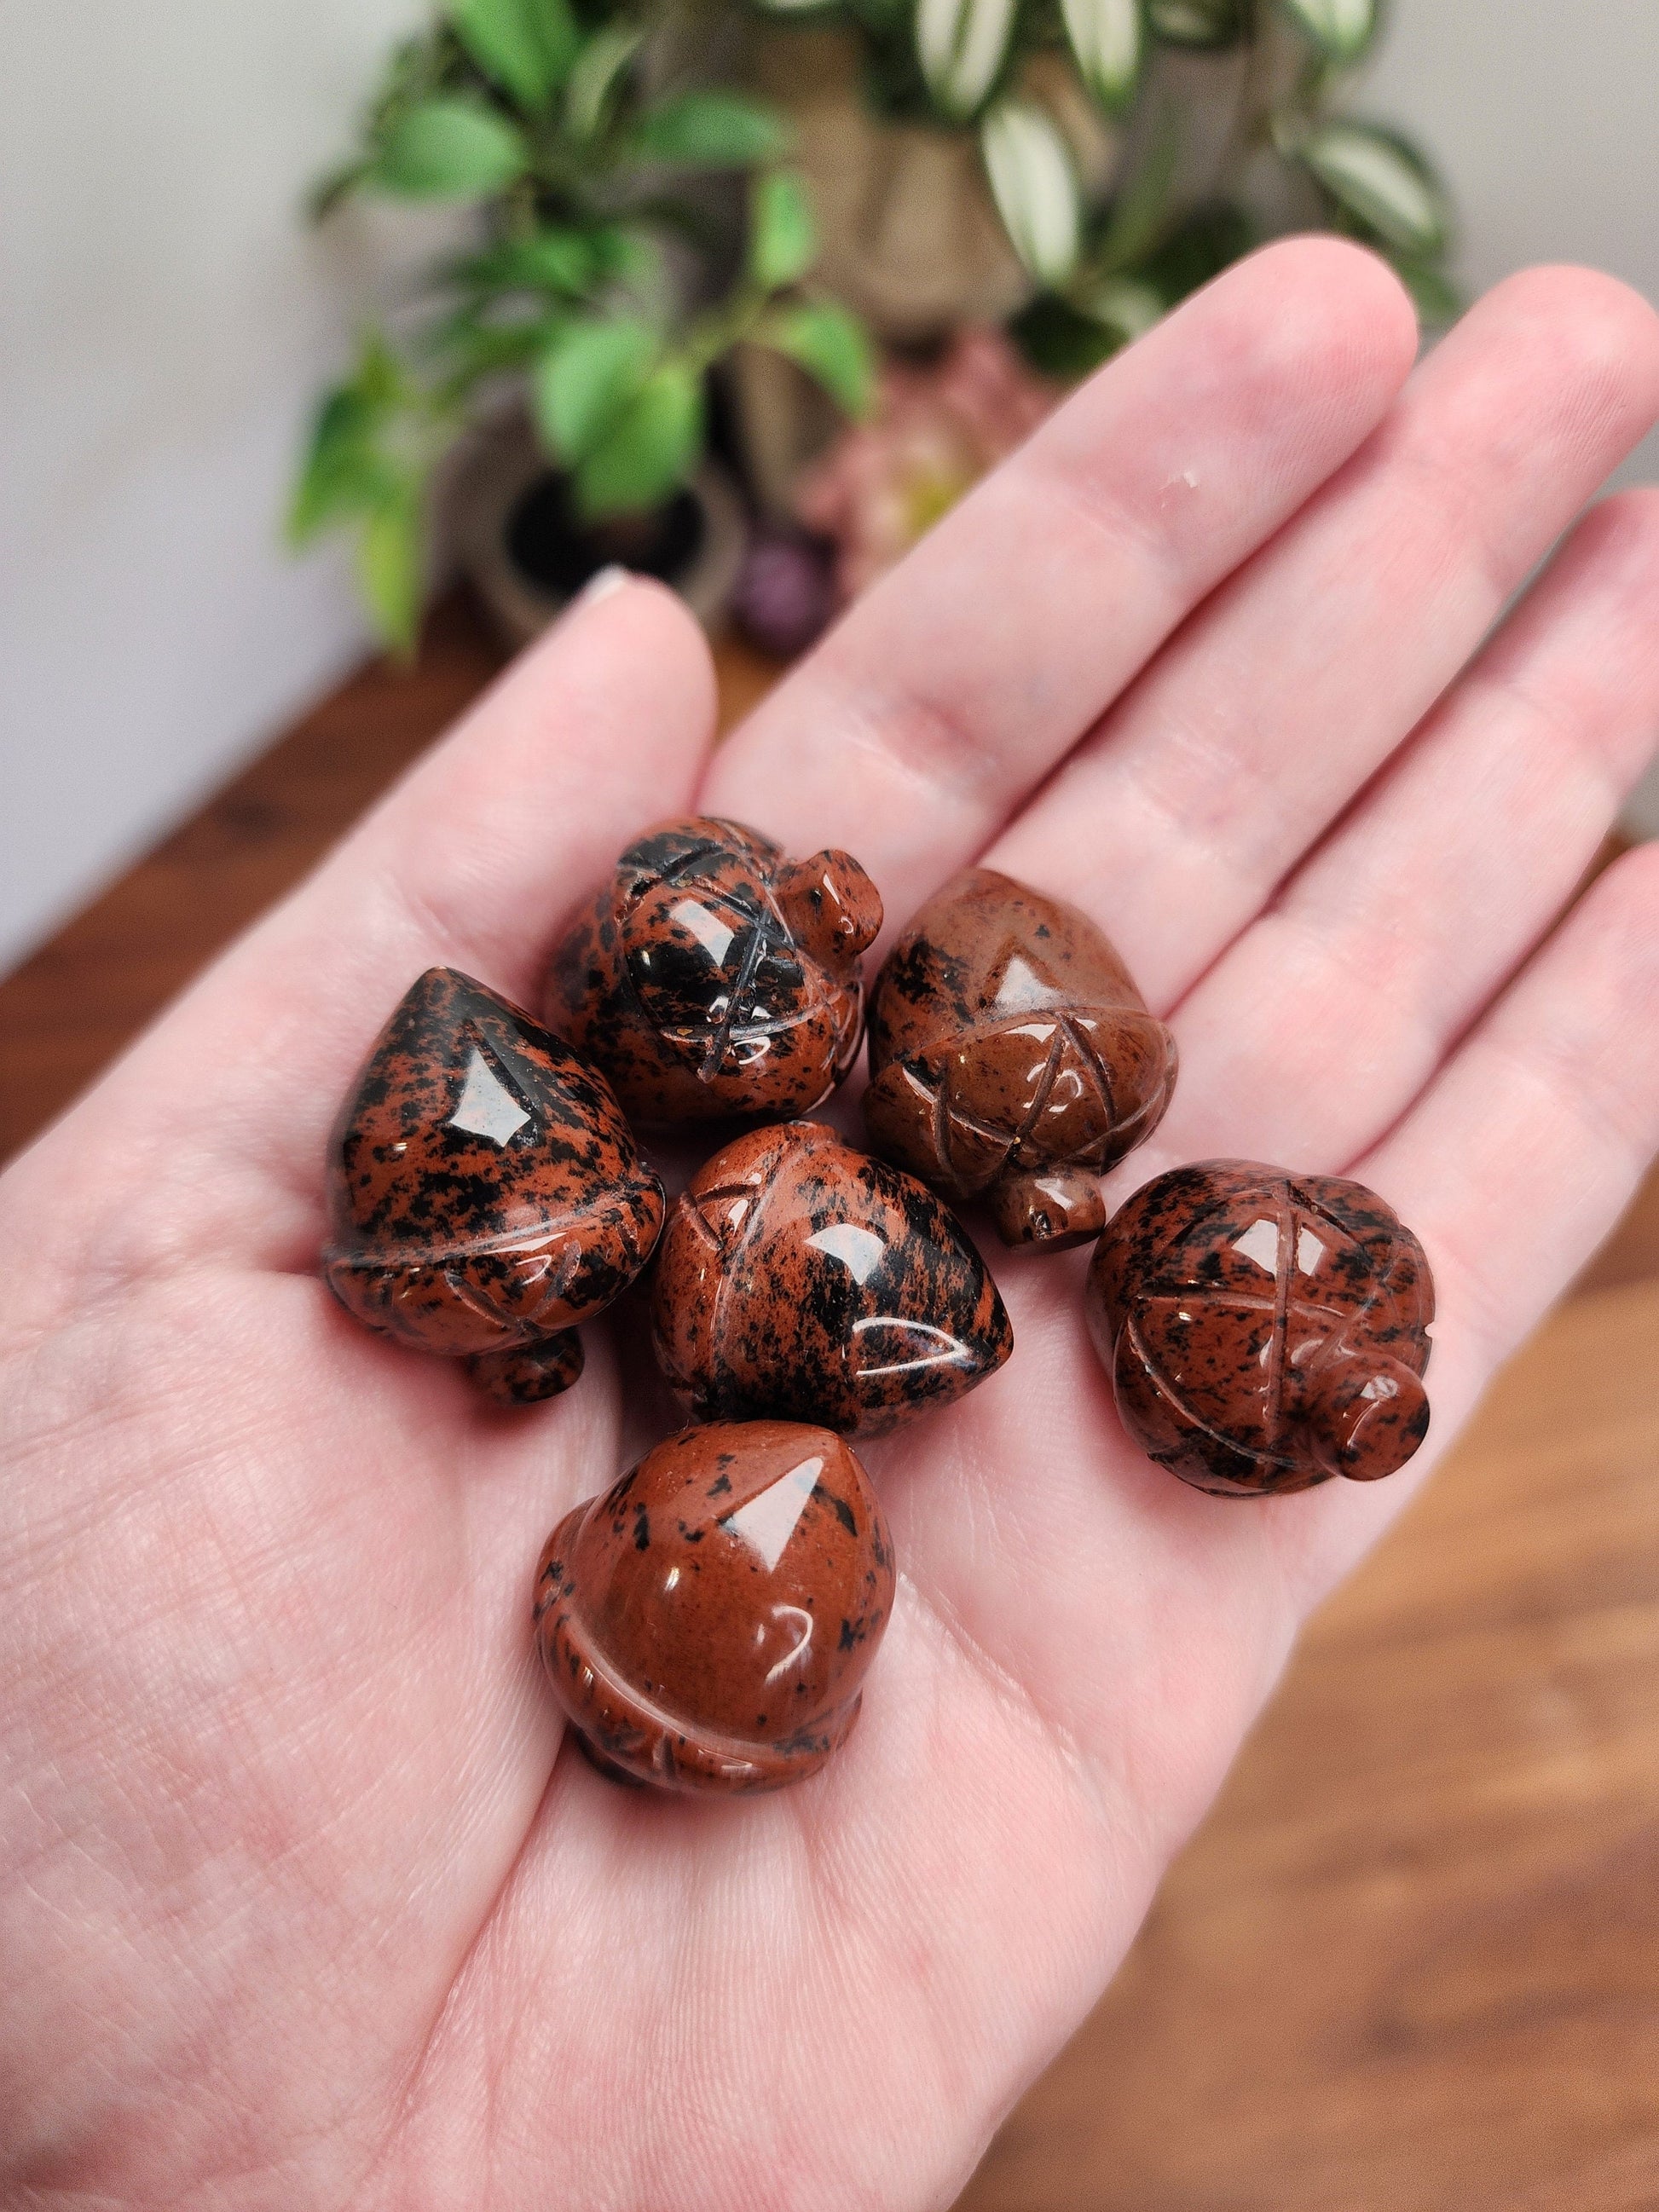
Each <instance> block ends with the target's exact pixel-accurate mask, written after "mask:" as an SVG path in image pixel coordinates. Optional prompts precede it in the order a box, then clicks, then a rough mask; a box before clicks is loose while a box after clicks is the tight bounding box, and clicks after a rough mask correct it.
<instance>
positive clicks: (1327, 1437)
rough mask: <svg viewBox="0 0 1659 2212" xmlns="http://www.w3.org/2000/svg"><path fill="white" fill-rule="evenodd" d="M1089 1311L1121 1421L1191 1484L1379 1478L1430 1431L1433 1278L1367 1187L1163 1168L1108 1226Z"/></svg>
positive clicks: (1282, 1175)
mask: <svg viewBox="0 0 1659 2212" xmlns="http://www.w3.org/2000/svg"><path fill="white" fill-rule="evenodd" d="M1084 1305H1085V1313H1086V1316H1087V1318H1088V1323H1089V1333H1090V1334H1091V1336H1092V1337H1093V1339H1094V1342H1095V1348H1096V1350H1097V1352H1099V1354H1100V1357H1101V1359H1102V1361H1103V1364H1104V1365H1105V1367H1106V1369H1107V1371H1108V1372H1109V1374H1110V1376H1111V1377H1112V1381H1113V1384H1114V1387H1115V1390H1116V1394H1117V1404H1118V1411H1119V1413H1121V1416H1122V1419H1123V1425H1124V1426H1125V1428H1126V1429H1127V1431H1128V1432H1129V1434H1130V1435H1131V1436H1132V1437H1133V1438H1134V1440H1135V1441H1136V1443H1139V1445H1140V1446H1141V1448H1142V1449H1144V1450H1145V1451H1146V1453H1147V1454H1148V1455H1149V1456H1150V1457H1152V1459H1155V1460H1156V1461H1158V1463H1159V1464H1160V1465H1161V1466H1164V1467H1167V1468H1169V1469H1170V1472H1171V1473H1172V1474H1178V1475H1179V1476H1180V1477H1181V1478H1182V1481H1183V1482H1190V1483H1192V1484H1193V1485H1194V1486H1195V1487H1196V1488H1197V1489H1200V1490H1208V1491H1212V1492H1215V1493H1216V1494H1217V1495H1218V1496H1223V1497H1255V1496H1258V1495H1261V1494H1263V1493H1265V1492H1273V1491H1290V1490H1308V1489H1310V1488H1311V1487H1312V1486H1313V1485H1314V1484H1315V1483H1317V1482H1326V1481H1328V1480H1330V1478H1331V1477H1332V1476H1333V1475H1337V1474H1346V1475H1347V1476H1349V1477H1351V1478H1352V1480H1354V1481H1356V1482H1374V1481H1376V1480H1377V1479H1378V1478H1379V1477H1380V1476H1382V1475H1386V1474H1393V1473H1394V1472H1395V1469H1396V1468H1400V1467H1403V1466H1404V1464H1405V1462H1407V1460H1408V1459H1409V1458H1410V1457H1411V1455H1412V1454H1413V1452H1414V1451H1415V1450H1416V1449H1417V1447H1418V1445H1419V1443H1421V1442H1422V1441H1423V1438H1424V1436H1425V1433H1426V1432H1427V1430H1428V1425H1429V1401H1428V1396H1427V1394H1426V1393H1425V1390H1424V1388H1423V1382H1422V1376H1423V1370H1424V1369H1425V1367H1426V1366H1427V1364H1428V1360H1429V1352H1430V1345H1429V1337H1428V1328H1429V1323H1430V1322H1431V1321H1432V1320H1433V1319H1434V1284H1433V1279H1432V1278H1431V1275H1430V1273H1429V1264H1428V1261H1426V1259H1425V1257H1424V1255H1423V1248H1422V1246H1421V1245H1420V1244H1419V1243H1418V1241H1417V1239H1416V1237H1413V1235H1412V1233H1411V1231H1410V1230H1409V1229H1407V1228H1405V1227H1403V1226H1402V1225H1401V1222H1400V1220H1399V1219H1398V1218H1397V1217H1396V1216H1395V1213H1394V1212H1393V1210H1392V1209H1391V1208H1390V1207H1389V1206H1386V1205H1385V1204H1384V1203H1383V1200H1381V1199H1380V1198H1378V1197H1377V1196H1376V1194H1375V1193H1373V1192H1371V1191H1369V1190H1367V1189H1366V1188H1364V1184H1363V1183H1357V1182H1345V1181H1344V1180H1342V1179H1341V1178H1340V1176H1316V1175H1291V1174H1287V1173H1286V1172H1285V1170H1283V1169H1280V1168H1270V1167H1260V1166H1257V1165H1256V1164H1255V1163H1254V1162H1251V1161H1248V1160H1206V1161H1203V1162H1200V1164H1198V1165H1196V1166H1193V1167H1184V1168H1175V1169H1172V1170H1170V1173H1169V1174H1168V1175H1161V1176H1158V1177H1157V1178H1156V1179H1155V1180H1154V1181H1153V1182H1149V1183H1148V1184H1146V1187H1145V1188H1143V1189H1141V1190H1138V1191H1137V1192H1136V1193H1135V1194H1134V1196H1133V1198H1131V1199H1130V1200H1129V1201H1128V1202H1127V1205H1125V1206H1123V1207H1122V1208H1121V1210H1120V1211H1119V1212H1117V1213H1115V1215H1114V1216H1113V1218H1112V1222H1111V1225H1110V1227H1109V1229H1108V1230H1107V1231H1106V1233H1105V1235H1104V1236H1103V1237H1102V1239H1101V1241H1100V1243H1099V1244H1098V1245H1097V1247H1096V1249H1095V1254H1094V1258H1093V1260H1092V1261H1091V1264H1090V1268H1089V1280H1088V1285H1087V1288H1086V1289H1085V1293H1084Z"/></svg>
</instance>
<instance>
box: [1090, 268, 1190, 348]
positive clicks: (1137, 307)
mask: <svg viewBox="0 0 1659 2212" xmlns="http://www.w3.org/2000/svg"><path fill="white" fill-rule="evenodd" d="M1083 304H1084V306H1085V307H1086V309H1087V311H1088V313H1090V314H1091V316H1092V317H1093V318H1094V319H1095V321H1096V322H1097V323H1100V324H1102V325H1103V326H1104V327H1105V328H1106V329H1107V330H1108V331H1110V332H1111V333H1112V335H1113V337H1115V339H1116V340H1117V341H1118V342H1119V343H1121V344H1123V345H1130V344H1133V342H1134V340H1135V339H1136V338H1138V337H1145V335H1146V332H1147V331H1149V330H1151V328H1152V325H1153V324H1154V323H1155V322H1157V321H1158V319H1159V317H1160V316H1161V315H1162V314H1163V313H1164V310H1165V309H1166V308H1167V307H1168V306H1169V304H1170V302H1169V301H1168V300H1167V299H1165V297H1164V294H1163V293H1162V292H1161V291H1160V290H1159V289H1158V286H1157V285H1156V284H1152V283H1148V282H1147V280H1146V278H1145V277H1144V276H1109V277H1107V278H1106V280H1105V281H1104V283H1100V284H1097V285H1095V286H1094V287H1093V289H1091V291H1090V293H1089V294H1088V295H1087V297H1086V299H1085V301H1084V303H1083Z"/></svg>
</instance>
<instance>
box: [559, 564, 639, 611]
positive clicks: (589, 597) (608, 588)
mask: <svg viewBox="0 0 1659 2212" xmlns="http://www.w3.org/2000/svg"><path fill="white" fill-rule="evenodd" d="M628 581H629V571H628V570H627V569H626V568H623V565H622V563H621V562H619V561H612V562H611V563H610V565H609V566H608V567H607V568H598V569H595V571H594V572H593V574H592V575H591V576H590V577H589V578H588V580H587V581H586V583H585V584H584V585H583V586H582V587H581V589H580V592H577V594H576V596H575V598H574V599H573V600H572V601H571V603H570V604H571V605H572V606H573V607H596V606H598V605H599V601H600V600H601V599H609V598H610V597H611V593H612V592H619V591H621V589H622V587H623V585H624V584H625V583H627V582H628Z"/></svg>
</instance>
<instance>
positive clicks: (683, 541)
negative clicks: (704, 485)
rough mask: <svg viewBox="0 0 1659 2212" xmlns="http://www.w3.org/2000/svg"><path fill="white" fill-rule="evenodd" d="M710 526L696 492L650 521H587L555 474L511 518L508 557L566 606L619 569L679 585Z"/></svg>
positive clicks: (656, 511)
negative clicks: (591, 582) (593, 581)
mask: <svg viewBox="0 0 1659 2212" xmlns="http://www.w3.org/2000/svg"><path fill="white" fill-rule="evenodd" d="M703 527H704V525H703V516H702V508H701V507H699V506H698V504H697V502H696V500H695V499H694V498H693V497H692V495H691V494H690V492H689V491H681V492H676V494H675V495H674V496H673V498H672V499H671V500H670V501H668V503H667V505H666V506H665V507H653V508H652V509H651V510H650V512H649V513H645V514H622V515H616V516H613V517H612V518H611V520H609V521H606V522H599V523H592V522H582V521H580V520H579V519H578V518H577V516H576V515H575V513H574V511H573V509H572V507H571V504H570V493H569V485H568V480H567V479H566V478H565V477H560V476H556V475H555V474H554V473H553V471H551V470H549V471H548V472H547V473H546V475H544V476H540V477H537V479H536V481H535V483H532V485H531V486H530V487H529V489H527V490H526V491H525V492H524V493H523V494H522V495H520V499H519V501H518V504H517V505H516V506H515V507H513V512H512V513H510V514H509V515H508V517H507V553H508V555H509V556H510V557H511V559H512V561H513V566H514V567H515V568H519V569H520V571H521V572H522V573H523V574H525V575H526V577H527V578H528V579H529V580H530V581H531V582H532V584H535V585H537V586H539V588H540V589H541V590H542V591H544V592H549V593H550V594H551V595H552V596H553V597H554V598H556V599H569V598H571V597H573V596H574V593H576V592H579V591H580V589H581V587H582V586H583V585H584V584H585V583H586V581H587V580H588V578H589V577H590V576H592V575H596V574H598V572H599V570H600V569H601V568H607V567H609V566H610V564H611V562H620V563H621V565H622V566H623V568H631V569H633V570H634V572H635V574H637V575H641V576H658V577H660V578H661V579H662V580H663V581H664V582H665V583H671V582H673V581H674V580H676V578H678V577H679V576H682V575H684V573H685V570H686V569H687V568H688V567H689V566H690V563H691V562H693V561H694V560H695V559H696V556H697V553H698V552H699V550H701V548H702V537H703Z"/></svg>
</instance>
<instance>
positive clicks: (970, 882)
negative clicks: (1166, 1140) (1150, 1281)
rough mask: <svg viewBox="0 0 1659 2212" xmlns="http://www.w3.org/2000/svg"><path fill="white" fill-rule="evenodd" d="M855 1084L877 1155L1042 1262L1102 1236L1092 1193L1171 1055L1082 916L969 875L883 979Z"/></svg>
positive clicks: (1169, 1073) (1112, 955)
mask: <svg viewBox="0 0 1659 2212" xmlns="http://www.w3.org/2000/svg"><path fill="white" fill-rule="evenodd" d="M870 1073H871V1079H872V1080H871V1084H870V1088H869V1090H868V1091H866V1093H865V1098H864V1119H865V1125H866V1127H867V1128H868V1130H869V1133H870V1140H871V1142H872V1144H873V1145H874V1146H875V1147H876V1150H877V1151H878V1152H881V1153H882V1154H883V1155H884V1157H885V1158H888V1159H891V1160H896V1161H897V1162H898V1164H900V1166H902V1167H906V1168H908V1169H909V1170H910V1172H911V1173H912V1174H913V1175H919V1176H921V1177H922V1178H923V1179H924V1180H925V1181H926V1182H930V1183H932V1184H933V1187H934V1188H935V1189H937V1190H941V1191H943V1192H944V1193H945V1195H946V1196H947V1197H948V1198H951V1199H954V1200H957V1202H958V1203H963V1202H965V1201H966V1200H971V1199H981V1198H982V1199H984V1200H986V1201H987V1203H988V1204H989V1206H990V1207H991V1210H992V1213H993V1215H994V1218H995V1221H996V1225H997V1229H998V1231H999V1233H1000V1236H1001V1237H1002V1239H1003V1241H1004V1243H1008V1244H1031V1245H1035V1246H1036V1247H1038V1248H1039V1249H1042V1250H1045V1251H1050V1252H1058V1251H1063V1250H1064V1249H1066V1247H1067V1246H1068V1245H1073V1244H1080V1243H1084V1242H1085V1241H1086V1239H1088V1238H1089V1237H1097V1236H1098V1235H1099V1233H1100V1231H1101V1230H1102V1229H1103V1227H1104V1225H1105V1220H1106V1212H1105V1208H1104V1206H1103V1204H1102V1201H1101V1196H1100V1186H1099V1178H1100V1177H1101V1176H1103V1175H1104V1174H1105V1172H1106V1170H1108V1169H1109V1168H1111V1167H1115V1165H1116V1164H1117V1162H1118V1161H1119V1160H1121V1158H1123V1156H1124V1154H1125V1153H1126V1152H1129V1151H1131V1150H1132V1149H1133V1146H1136V1145H1138V1144H1139V1143H1140V1142H1141V1141H1142V1139H1144V1138H1146V1137H1147V1136H1150V1135H1151V1133H1152V1131H1153V1130H1154V1129H1155V1128H1156V1127H1158V1122H1159V1121H1160V1120H1161V1119H1162V1117H1163V1115H1164V1109H1165V1107H1166V1106H1168V1104H1169V1103H1170V1093H1171V1091H1173V1090H1174V1088H1175V1079H1176V1047H1175V1039H1174V1038H1173V1037H1172V1036H1170V1032H1169V1030H1167V1029H1165V1027H1164V1024H1163V1023H1162V1022H1160V1021H1156V1020H1154V1019H1153V1018H1152V1015H1151V1014H1150V1013H1148V1012H1147V1011H1146V1002H1145V1001H1144V1000H1143V999H1142V998H1141V995H1140V994H1139V991H1138V990H1137V989H1136V988H1135V987H1134V984H1133V981H1131V980H1130V977H1129V973H1128V970H1127V969H1126V968H1125V967H1124V965H1123V963H1122V962H1121V960H1120V959H1119V957H1118V956H1117V954H1116V952H1115V951H1114V950H1113V948H1112V945H1111V944H1110V942H1109V940H1108V939H1107V938H1106V937H1105V936H1104V935H1103V933H1102V932H1101V931H1100V930H1098V929H1097V928H1096V927H1095V925H1094V924H1093V922H1091V921H1090V920H1089V918H1088V916H1087V915H1084V914H1080V913H1079V911H1078V909H1077V908H1075V907H1072V906H1066V905H1064V904H1063V903H1062V902H1060V900H1058V899H1051V898H1045V897H1044V896H1042V893H1041V892H1038V891H1034V890H1029V889H1028V888H1027V887H1026V885H1024V884H1019V883H1016V882H1015V881H1014V880H1013V878H1012V877H1011V876H1001V875H998V874H996V873H995V872H994V871H993V870H992V869H989V868H969V869H967V870H965V871H964V872H963V873H962V874H961V875H959V876H954V877H952V878H951V881H950V882H949V883H948V884H945V887H944V888H943V890H939V892H937V893H936V894H935V895H934V896H933V898H931V899H930V900H929V901H928V902H927V905H926V906H924V907H923V908H922V909H921V912H920V913H919V914H918V915H916V917H915V920H914V921H912V922H911V924H910V926H909V927H908V929H907V930H906V931H905V933H904V934H903V936H902V937H901V938H900V939H899V941H898V943H897V944H896V945H895V946H894V948H893V950H892V951H891V952H890V954H889V955H888V957H887V958H886V960H885V961H884V963H883V964H882V969H881V973H880V974H879V975H878V977H877V978H876V981H875V986H874V988H873V989H872V992H871V995H870Z"/></svg>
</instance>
